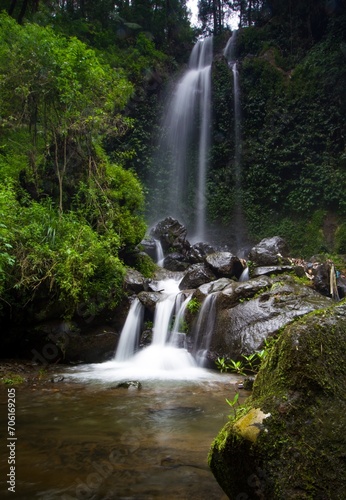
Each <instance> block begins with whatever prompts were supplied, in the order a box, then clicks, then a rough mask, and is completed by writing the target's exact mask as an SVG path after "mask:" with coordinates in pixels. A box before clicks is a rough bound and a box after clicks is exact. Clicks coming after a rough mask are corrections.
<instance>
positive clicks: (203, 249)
mask: <svg viewBox="0 0 346 500" xmlns="http://www.w3.org/2000/svg"><path fill="white" fill-rule="evenodd" d="M214 252H215V248H214V247H212V246H211V245H209V244H208V243H203V242H199V243H195V244H194V245H192V247H191V248H190V250H189V252H188V255H187V258H188V260H189V262H191V263H192V264H197V263H198V262H203V261H204V260H205V258H206V256H207V255H209V254H211V253H214Z"/></svg>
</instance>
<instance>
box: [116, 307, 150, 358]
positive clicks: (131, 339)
mask: <svg viewBox="0 0 346 500" xmlns="http://www.w3.org/2000/svg"><path fill="white" fill-rule="evenodd" d="M143 314H144V307H143V305H142V304H141V303H140V301H139V300H138V299H137V298H136V299H135V300H134V301H133V302H132V304H131V306H130V310H129V312H128V315H127V318H126V321H125V324H124V327H123V329H122V332H121V335H120V340H119V344H118V348H117V351H116V355H115V360H116V361H126V360H127V359H129V358H131V356H133V355H134V353H135V351H136V347H137V344H138V339H139V333H140V329H141V325H142V321H143Z"/></svg>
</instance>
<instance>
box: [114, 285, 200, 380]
mask: <svg viewBox="0 0 346 500" xmlns="http://www.w3.org/2000/svg"><path fill="white" fill-rule="evenodd" d="M180 279H181V278H180V277H179V279H173V278H172V279H166V280H162V281H158V282H157V285H156V288H157V289H158V290H160V291H161V300H160V301H159V302H158V303H157V304H156V308H155V314H154V323H153V338H152V342H151V344H150V346H148V347H145V348H144V349H142V350H140V351H138V352H136V346H137V343H138V337H139V333H140V330H141V327H142V322H143V309H144V308H143V306H142V305H141V303H140V302H139V300H138V299H135V301H134V302H133V303H132V305H131V307H130V311H129V313H128V317H127V320H126V322H125V325H124V328H123V330H122V332H121V336H120V340H119V344H118V348H117V351H116V355H115V359H114V361H115V362H116V369H117V370H118V372H120V373H122V374H123V377H124V378H126V377H128V376H131V377H133V376H134V374H135V376H137V377H139V378H143V377H144V378H148V377H149V378H167V377H169V378H183V377H184V375H186V374H188V375H187V376H188V377H191V376H193V377H194V376H200V372H198V371H196V370H197V366H196V362H195V360H194V358H193V356H192V355H191V354H190V353H189V352H188V351H187V349H186V348H185V343H183V345H178V344H181V342H179V340H178V339H179V336H181V335H182V334H181V332H179V325H180V324H181V321H182V319H183V317H184V312H185V309H186V306H187V303H188V301H189V300H190V297H188V299H186V300H184V301H182V299H183V294H182V293H181V290H180V289H179V282H180ZM174 315H175V316H176V318H175V322H174V324H173V327H172V322H173V316H174ZM178 347H179V348H178ZM114 361H113V362H110V363H111V368H112V369H113V368H114Z"/></svg>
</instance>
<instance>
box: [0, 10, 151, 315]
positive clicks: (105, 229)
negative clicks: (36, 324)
mask: <svg viewBox="0 0 346 500" xmlns="http://www.w3.org/2000/svg"><path fill="white" fill-rule="evenodd" d="M139 45H140V50H142V51H147V53H148V57H153V54H152V52H150V51H153V50H154V49H153V47H152V45H151V44H150V42H149V41H148V42H146V41H145V40H142V41H139ZM132 91H133V86H132V85H131V84H130V83H129V81H128V80H127V78H126V77H125V76H124V71H123V70H121V69H118V70H114V69H113V68H111V67H110V66H109V65H107V64H105V63H104V62H103V60H102V58H101V57H100V56H98V55H97V54H96V52H95V51H94V50H92V49H90V48H89V47H87V46H86V45H85V44H84V43H82V42H81V41H80V40H78V39H77V38H74V37H71V38H66V37H64V36H61V35H57V34H56V33H55V32H54V31H53V30H52V29H51V28H50V27H46V28H44V27H41V26H39V25H36V24H30V23H28V24H26V25H24V26H20V25H18V24H17V23H16V22H15V21H14V20H13V19H11V18H9V17H8V16H6V15H5V14H1V15H0V113H1V126H2V136H1V142H0V180H1V181H2V185H1V188H0V215H1V225H0V307H2V313H3V314H6V311H9V308H11V307H12V309H13V311H14V310H15V309H17V308H26V309H28V308H29V306H32V309H33V314H35V313H37V311H36V308H37V304H42V303H44V306H43V307H44V308H45V309H46V310H47V311H48V310H49V308H54V305H55V307H56V306H57V304H59V311H61V314H63V315H65V316H68V315H70V316H71V315H73V314H74V313H76V311H77V310H78V307H79V305H80V304H84V308H83V309H84V310H85V311H86V313H88V314H93V315H95V314H98V313H99V312H100V311H102V310H104V309H105V308H113V307H114V306H115V305H116V304H117V303H118V302H119V300H120V297H121V294H122V280H123V276H124V273H125V265H124V263H123V261H122V260H121V256H124V255H126V252H128V251H129V249H130V248H133V247H135V246H136V245H137V244H138V242H139V241H140V240H141V239H142V237H143V236H144V234H145V230H146V226H145V223H144V220H143V217H142V212H143V208H144V193H143V189H142V186H141V184H140V182H139V180H138V179H137V177H136V175H135V174H133V172H131V171H129V170H125V169H124V168H122V167H121V166H120V165H119V164H112V163H110V162H109V160H108V158H107V156H106V154H105V152H104V150H103V147H102V143H103V141H104V139H105V138H106V137H112V138H119V137H121V136H122V135H123V134H124V133H125V132H126V131H127V130H128V129H129V128H130V127H131V126H132V123H131V120H130V119H129V118H126V117H122V116H121V115H120V114H119V112H120V111H121V110H122V109H123V108H124V106H125V104H126V103H127V101H128V98H129V96H130V95H131V93H132ZM147 267H148V266H147ZM148 272H149V271H148ZM13 311H12V314H13ZM0 312H1V311H0ZM40 315H41V317H44V312H42V313H41V312H40Z"/></svg>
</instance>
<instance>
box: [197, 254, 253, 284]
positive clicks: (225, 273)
mask: <svg viewBox="0 0 346 500" xmlns="http://www.w3.org/2000/svg"><path fill="white" fill-rule="evenodd" d="M205 261H206V263H207V265H208V266H209V267H210V269H211V270H212V271H213V272H214V273H215V274H216V276H218V277H220V278H221V277H225V278H232V277H235V278H240V276H241V274H242V272H243V271H244V269H245V265H244V264H243V263H242V262H241V261H240V259H238V257H236V256H235V255H233V254H232V253H230V252H214V253H212V254H209V255H207V256H206V258H205Z"/></svg>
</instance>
